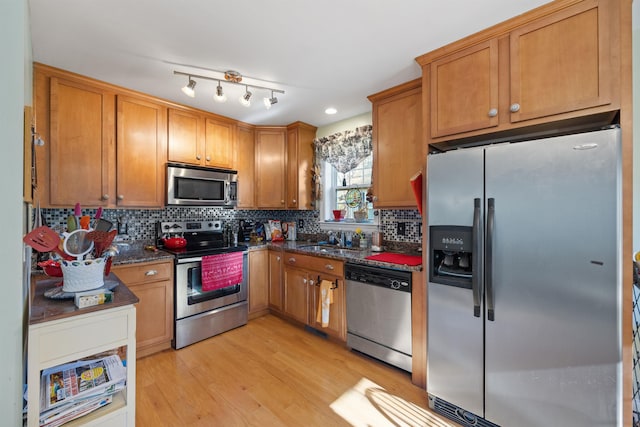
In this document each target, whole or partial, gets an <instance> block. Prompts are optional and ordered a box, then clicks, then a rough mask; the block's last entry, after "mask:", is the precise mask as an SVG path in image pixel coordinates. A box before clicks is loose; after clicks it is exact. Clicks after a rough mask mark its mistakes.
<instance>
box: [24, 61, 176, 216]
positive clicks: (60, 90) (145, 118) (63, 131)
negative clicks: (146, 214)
mask: <svg viewBox="0 0 640 427" xmlns="http://www.w3.org/2000/svg"><path fill="white" fill-rule="evenodd" d="M34 82H35V96H36V100H37V101H36V114H37V117H40V120H41V121H40V123H41V124H40V125H39V131H38V132H41V135H43V138H44V139H45V140H47V138H48V140H49V143H48V144H45V145H44V146H42V147H37V149H36V160H37V170H38V174H39V177H38V178H39V182H40V183H41V186H40V188H39V189H38V196H39V198H40V200H41V203H42V205H43V206H44V207H46V206H50V207H71V206H74V205H75V203H80V204H81V205H82V206H83V207H97V206H103V207H107V208H120V207H124V208H128V207H140V208H160V207H162V206H164V173H165V172H164V164H165V162H166V150H167V148H166V133H167V127H166V126H167V119H166V115H167V112H166V108H165V107H164V105H163V104H162V103H156V102H154V100H153V98H150V97H145V96H134V95H124V94H116V92H114V91H112V90H111V87H109V86H108V85H105V84H103V83H100V82H97V81H93V80H91V79H88V78H85V77H82V76H77V75H74V74H72V73H68V72H62V71H60V70H56V69H53V68H50V67H46V66H41V65H37V66H35V67H34ZM47 119H48V120H47Z"/></svg>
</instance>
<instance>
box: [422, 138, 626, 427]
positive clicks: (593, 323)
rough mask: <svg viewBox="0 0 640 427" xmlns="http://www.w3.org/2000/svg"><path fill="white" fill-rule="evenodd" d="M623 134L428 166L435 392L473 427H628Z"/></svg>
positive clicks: (499, 147) (439, 404) (504, 149)
mask: <svg viewBox="0 0 640 427" xmlns="http://www.w3.org/2000/svg"><path fill="white" fill-rule="evenodd" d="M620 155H621V154H620V129H619V128H617V127H611V128H607V129H601V130H598V131H593V132H586V133H580V134H572V135H565V136H557V137H551V138H545V139H539V140H531V141H523V142H517V143H504V144H495V145H488V146H483V147H473V148H464V149H458V150H452V151H447V152H444V153H439V154H430V155H429V156H428V159H427V173H428V181H427V206H426V209H427V222H428V232H429V255H428V263H427V266H426V268H427V276H428V279H427V280H428V316H427V321H428V324H427V327H428V337H427V341H428V344H427V392H428V394H429V404H430V406H431V407H432V408H434V409H435V410H436V411H438V412H440V413H443V414H445V415H447V416H449V417H451V418H454V419H457V420H458V422H460V423H461V424H462V425H468V426H471V425H474V426H493V425H499V426H503V427H512V426H516V427H533V426H540V427H542V426H544V427H549V426H562V427H571V426H576V427H578V426H579V427H584V426H590V427H595V426H620V425H622V424H621V423H622V416H621V414H622V405H621V396H622V380H621V375H622V345H621V336H622V335H621V330H622V314H621V275H622V273H621V269H622V267H621V265H622V262H621V255H620V254H621V231H620V230H621V203H622V200H621V197H622V196H621V174H620V163H621V158H620Z"/></svg>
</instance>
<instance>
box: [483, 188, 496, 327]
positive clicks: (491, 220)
mask: <svg viewBox="0 0 640 427" xmlns="http://www.w3.org/2000/svg"><path fill="white" fill-rule="evenodd" d="M495 220H496V206H495V199H494V198H493V197H492V198H489V200H488V209H487V251H486V256H487V262H486V264H485V268H486V280H485V283H486V289H487V319H488V320H490V321H492V322H493V321H495V312H494V306H493V231H494V227H495Z"/></svg>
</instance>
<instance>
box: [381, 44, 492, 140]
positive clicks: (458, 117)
mask: <svg viewBox="0 0 640 427" xmlns="http://www.w3.org/2000/svg"><path fill="white" fill-rule="evenodd" d="M430 96H431V137H432V138H437V137H441V136H446V135H453V134H456V133H461V132H468V131H473V130H478V129H486V128H490V127H494V126H498V108H499V107H498V41H497V40H496V39H493V40H489V41H487V42H485V43H480V44H478V45H476V46H472V47H470V48H467V49H464V50H462V51H460V52H458V53H456V54H453V55H450V56H447V57H445V58H442V59H440V60H438V61H434V62H433V63H432V64H431V94H430ZM374 129H375V128H374Z"/></svg>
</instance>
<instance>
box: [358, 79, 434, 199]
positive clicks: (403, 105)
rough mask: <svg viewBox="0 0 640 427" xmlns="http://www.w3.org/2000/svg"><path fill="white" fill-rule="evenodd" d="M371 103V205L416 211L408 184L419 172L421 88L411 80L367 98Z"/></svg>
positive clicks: (422, 145) (422, 150)
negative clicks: (372, 199)
mask: <svg viewBox="0 0 640 427" xmlns="http://www.w3.org/2000/svg"><path fill="white" fill-rule="evenodd" d="M369 100H370V101H371V102H372V103H373V188H372V192H373V196H374V201H373V205H374V207H375V208H415V207H416V200H415V197H414V195H413V191H412V189H411V185H410V183H409V180H410V179H411V178H412V177H413V176H414V175H415V174H416V173H418V172H420V171H421V170H422V165H423V163H424V161H425V159H426V157H425V156H426V149H425V148H426V144H425V143H423V138H422V85H421V81H420V79H417V80H413V81H410V82H407V83H405V84H402V85H400V86H396V87H394V88H391V89H388V90H386V91H383V92H380V93H377V94H375V95H371V96H369Z"/></svg>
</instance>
